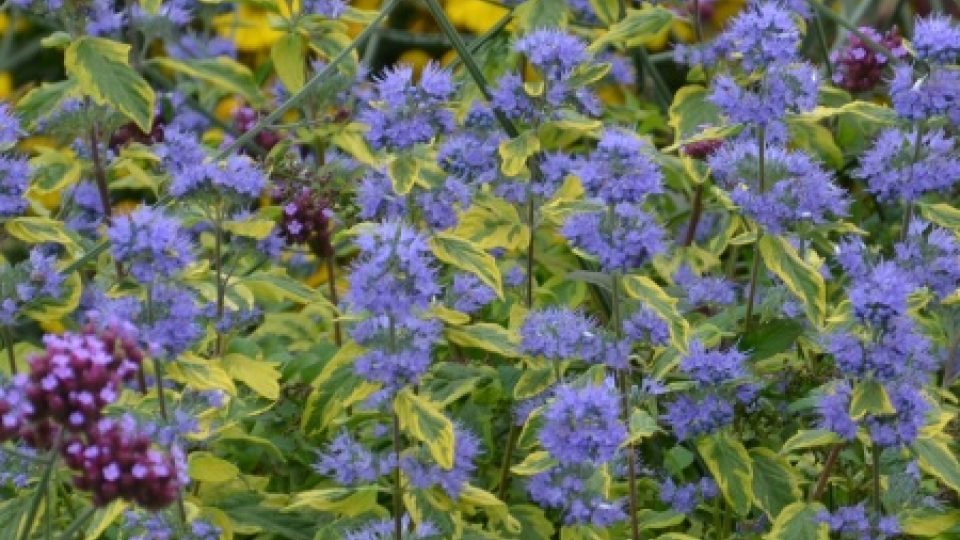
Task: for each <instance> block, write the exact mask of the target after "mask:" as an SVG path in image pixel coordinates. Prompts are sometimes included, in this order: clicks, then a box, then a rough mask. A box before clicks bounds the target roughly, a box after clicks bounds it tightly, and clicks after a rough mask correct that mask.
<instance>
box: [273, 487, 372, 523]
mask: <svg viewBox="0 0 960 540" xmlns="http://www.w3.org/2000/svg"><path fill="white" fill-rule="evenodd" d="M377 491H378V488H377V486H360V487H356V488H347V487H334V488H325V489H311V490H309V491H301V492H300V493H297V494H295V495H294V496H293V502H292V503H291V504H290V506H287V507H286V508H284V511H285V512H291V511H295V510H303V509H311V510H317V511H319V512H332V513H334V514H340V515H344V516H348V517H352V516H358V515H360V514H364V513H366V512H370V511H374V510H376V509H377V508H378V506H377Z"/></svg>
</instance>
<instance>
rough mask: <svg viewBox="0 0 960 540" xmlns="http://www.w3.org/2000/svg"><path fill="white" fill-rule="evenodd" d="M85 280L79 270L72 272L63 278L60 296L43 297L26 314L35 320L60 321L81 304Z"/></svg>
mask: <svg viewBox="0 0 960 540" xmlns="http://www.w3.org/2000/svg"><path fill="white" fill-rule="evenodd" d="M82 293H83V281H82V280H81V279H80V273H79V272H70V274H68V275H67V276H66V279H64V280H63V285H62V286H61V291H60V296H59V297H58V298H43V299H41V300H40V301H39V302H35V304H34V305H32V306H30V307H29V308H28V309H27V310H26V311H25V314H26V315H27V316H28V317H30V318H31V319H33V320H35V321H40V322H44V321H59V320H60V319H62V318H64V317H66V316H68V315H70V314H71V313H73V312H74V311H75V310H76V309H77V306H78V305H80V296H81V294H82Z"/></svg>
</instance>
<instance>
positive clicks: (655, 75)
mask: <svg viewBox="0 0 960 540" xmlns="http://www.w3.org/2000/svg"><path fill="white" fill-rule="evenodd" d="M637 56H638V57H639V58H640V63H641V64H642V65H643V69H644V70H645V71H646V72H647V73H649V74H650V78H651V79H653V88H654V96H655V97H656V100H657V104H659V105H660V109H661V110H662V111H666V110H667V109H668V108H670V100H671V96H672V94H671V93H670V87H669V86H667V83H666V81H664V80H663V77H662V76H661V75H660V72H659V71H658V70H657V68H656V66H654V65H653V62H652V61H651V60H650V53H648V52H647V49H646V48H644V47H643V46H640V47H637Z"/></svg>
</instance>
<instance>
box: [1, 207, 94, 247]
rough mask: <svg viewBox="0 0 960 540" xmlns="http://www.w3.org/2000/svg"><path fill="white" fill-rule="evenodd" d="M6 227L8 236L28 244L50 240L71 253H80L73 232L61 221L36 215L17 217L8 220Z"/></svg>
mask: <svg viewBox="0 0 960 540" xmlns="http://www.w3.org/2000/svg"><path fill="white" fill-rule="evenodd" d="M6 229H7V232H8V233H9V234H10V236H13V237H14V238H17V239H19V240H22V241H24V242H26V243H28V244H43V243H46V242H52V243H54V244H60V245H61V246H63V247H64V249H66V250H67V252H68V253H70V254H71V255H79V254H80V245H79V243H78V242H77V240H76V239H75V238H74V234H73V233H72V231H68V230H67V229H66V227H64V225H63V222H61V221H57V220H54V219H49V218H45V217H36V216H28V217H18V218H13V219H10V220H8V221H7V223H6Z"/></svg>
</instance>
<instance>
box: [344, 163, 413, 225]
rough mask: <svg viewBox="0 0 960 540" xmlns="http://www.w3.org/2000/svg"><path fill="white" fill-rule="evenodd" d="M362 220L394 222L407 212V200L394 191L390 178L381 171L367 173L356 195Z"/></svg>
mask: <svg viewBox="0 0 960 540" xmlns="http://www.w3.org/2000/svg"><path fill="white" fill-rule="evenodd" d="M356 197H357V198H356V201H357V206H359V207H360V211H359V212H358V215H359V216H360V219H366V220H384V221H393V220H398V219H400V218H401V217H403V215H404V213H405V212H406V210H407V201H406V198H405V197H403V196H400V195H397V194H396V193H395V192H394V191H393V183H392V182H391V181H390V177H389V176H387V175H386V174H384V173H383V172H381V171H374V170H371V171H367V174H366V175H364V177H363V178H362V179H361V180H360V185H359V186H358V188H357V193H356Z"/></svg>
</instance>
